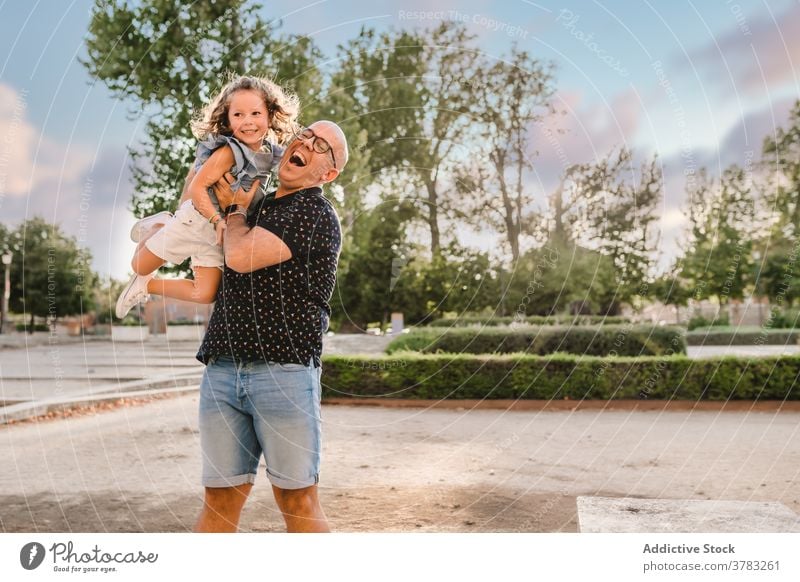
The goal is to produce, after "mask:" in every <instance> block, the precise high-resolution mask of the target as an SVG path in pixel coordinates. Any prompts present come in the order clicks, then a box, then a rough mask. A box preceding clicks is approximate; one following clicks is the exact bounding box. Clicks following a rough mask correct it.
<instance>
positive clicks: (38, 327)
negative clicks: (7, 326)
mask: <svg viewBox="0 0 800 582" xmlns="http://www.w3.org/2000/svg"><path fill="white" fill-rule="evenodd" d="M15 327H16V330H17V331H24V332H25V333H28V331H29V330H30V324H29V323H18V324H17V325H16V326H15ZM33 331H50V327H49V326H48V325H47V324H46V323H34V324H33Z"/></svg>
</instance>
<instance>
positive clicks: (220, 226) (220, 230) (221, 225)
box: [214, 220, 228, 246]
mask: <svg viewBox="0 0 800 582" xmlns="http://www.w3.org/2000/svg"><path fill="white" fill-rule="evenodd" d="M226 228H228V224H227V223H226V222H225V221H224V220H218V221H217V223H216V224H215V225H214V232H216V233H217V244H218V245H219V246H222V243H223V241H224V240H225V229H226Z"/></svg>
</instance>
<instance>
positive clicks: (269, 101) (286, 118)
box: [192, 75, 300, 145]
mask: <svg viewBox="0 0 800 582" xmlns="http://www.w3.org/2000/svg"><path fill="white" fill-rule="evenodd" d="M237 91H256V92H258V93H260V94H261V96H262V98H263V99H264V105H266V108H267V112H268V113H269V118H270V132H269V134H267V138H268V139H269V140H270V141H273V142H275V143H277V144H280V145H283V144H286V143H287V142H288V141H289V140H290V139H291V138H292V136H293V135H294V132H295V130H296V129H297V115H298V113H299V109H300V100H299V99H298V98H297V95H294V94H293V93H289V92H287V91H284V90H283V88H281V87H280V86H279V85H278V84H276V83H274V82H272V81H270V80H269V79H266V78H264V77H251V76H247V75H241V76H237V77H233V78H231V80H230V81H229V82H228V83H227V84H226V85H225V86H224V87H223V88H222V90H221V91H220V92H219V94H217V96H216V97H214V98H213V99H212V100H211V102H210V103H209V104H208V105H206V106H205V107H204V108H203V109H202V111H201V112H200V114H199V115H198V116H197V118H195V119H194V120H193V121H192V133H193V134H194V136H195V137H196V138H198V139H205V138H206V137H207V136H208V135H209V134H212V133H215V134H221V135H230V134H231V133H232V130H231V128H230V126H229V125H228V109H229V108H230V103H231V98H232V97H233V95H234V93H236V92H237Z"/></svg>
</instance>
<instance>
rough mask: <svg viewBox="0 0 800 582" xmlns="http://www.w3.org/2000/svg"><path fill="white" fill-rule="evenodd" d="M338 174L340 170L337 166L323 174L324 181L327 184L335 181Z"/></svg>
mask: <svg viewBox="0 0 800 582" xmlns="http://www.w3.org/2000/svg"><path fill="white" fill-rule="evenodd" d="M338 175H339V170H337V169H336V168H331V169H330V170H328V171H327V172H325V173H324V174H323V175H322V183H323V184H327V183H328V182H333V181H334V180H335V179H336V177H337V176H338Z"/></svg>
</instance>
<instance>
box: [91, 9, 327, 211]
mask: <svg viewBox="0 0 800 582" xmlns="http://www.w3.org/2000/svg"><path fill="white" fill-rule="evenodd" d="M260 11H261V6H260V5H259V4H255V3H249V2H247V1H246V0H226V1H218V2H192V3H186V2H181V1H180V0H143V1H142V2H137V3H135V4H132V3H129V2H126V1H124V0H96V2H95V5H94V7H93V8H92V12H91V21H90V23H89V31H88V36H87V40H86V45H87V51H88V56H87V58H86V59H85V60H84V61H82V62H83V64H84V66H86V68H87V69H88V71H89V74H90V75H91V76H92V77H94V78H96V79H98V80H100V81H102V82H104V83H105V84H106V86H108V88H109V89H110V90H111V92H112V93H113V94H114V95H115V96H117V97H118V98H121V99H126V100H128V101H129V102H132V104H133V105H132V106H133V111H132V112H131V113H132V115H133V116H136V117H140V116H142V115H144V117H145V119H146V123H145V135H144V138H143V140H142V142H141V143H140V144H139V145H138V146H136V147H133V148H131V150H130V151H131V157H132V159H133V162H134V166H133V172H132V174H133V181H134V186H135V193H134V197H133V200H132V209H133V212H134V214H135V215H136V216H143V215H147V214H152V213H154V212H158V211H160V210H171V209H173V207H174V203H175V201H176V200H177V199H178V198H179V197H180V193H181V190H182V186H183V181H184V178H185V176H186V174H187V173H188V171H189V168H190V165H191V163H192V161H193V159H194V152H195V146H196V140H195V139H194V137H193V136H192V133H191V129H190V121H191V119H192V116H193V115H194V114H195V113H197V112H198V111H199V110H200V109H201V107H202V106H203V105H204V104H205V103H206V102H208V101H209V100H210V99H211V97H212V96H213V95H214V94H215V93H216V92H217V91H218V90H219V89H220V88H221V87H222V85H223V84H224V83H225V82H226V80H227V77H228V76H229V75H230V74H253V75H258V76H268V77H274V78H275V79H276V80H277V81H278V82H281V81H286V82H289V83H291V84H292V86H294V87H295V89H296V90H297V91H298V92H299V93H301V94H302V95H303V96H308V95H311V94H313V93H314V91H319V90H320V87H319V86H318V84H319V83H320V82H321V73H320V72H319V70H318V68H317V63H316V61H317V60H318V59H319V58H320V52H319V50H318V49H317V48H316V47H315V46H314V44H313V42H312V41H311V40H310V39H308V38H306V37H293V36H286V37H277V36H276V34H275V28H274V26H273V25H272V24H271V23H268V22H266V21H264V19H263V18H262V17H261V16H260Z"/></svg>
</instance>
